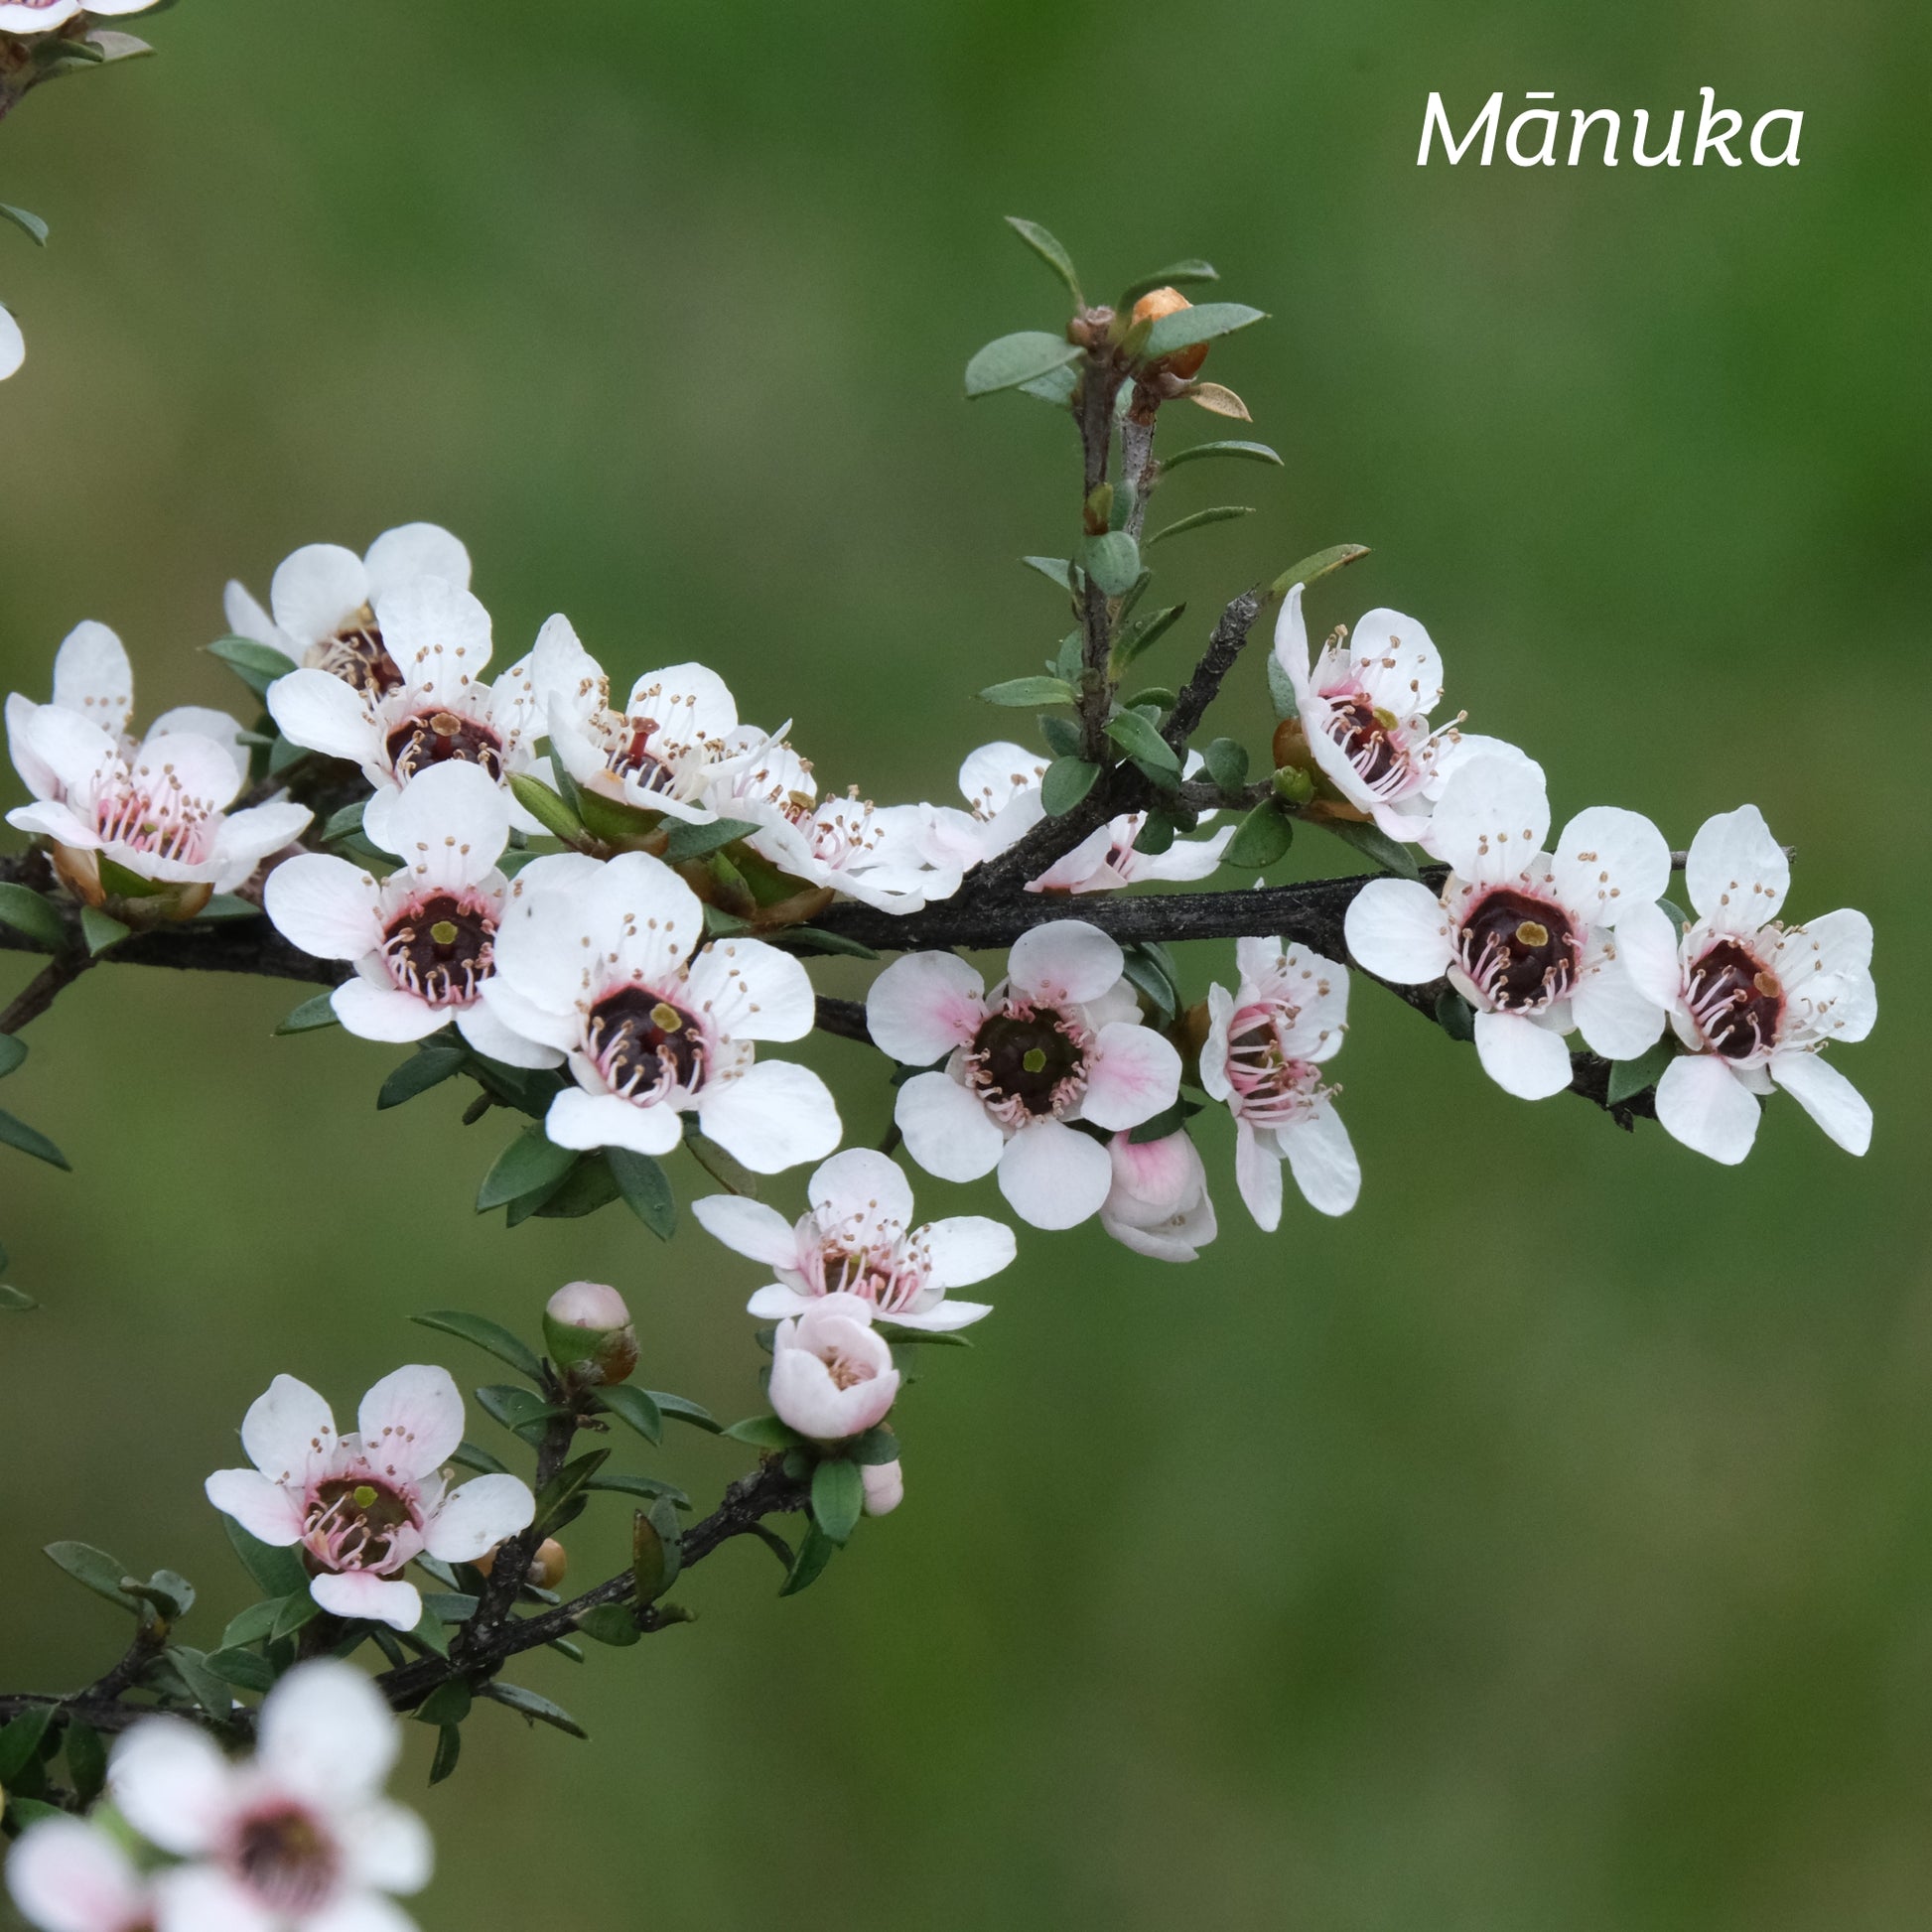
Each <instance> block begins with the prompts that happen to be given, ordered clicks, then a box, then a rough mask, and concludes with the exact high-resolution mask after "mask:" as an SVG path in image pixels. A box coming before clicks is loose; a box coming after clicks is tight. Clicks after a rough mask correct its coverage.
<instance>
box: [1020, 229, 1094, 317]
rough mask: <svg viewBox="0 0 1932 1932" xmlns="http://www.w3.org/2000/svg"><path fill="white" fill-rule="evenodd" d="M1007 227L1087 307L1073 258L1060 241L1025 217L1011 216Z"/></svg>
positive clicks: (1082, 306)
mask: <svg viewBox="0 0 1932 1932" xmlns="http://www.w3.org/2000/svg"><path fill="white" fill-rule="evenodd" d="M1007 226H1008V227H1010V228H1011V229H1012V230H1013V231H1014V233H1015V234H1017V235H1018V236H1019V237H1020V239H1021V240H1022V241H1024V242H1025V243H1026V244H1027V246H1028V247H1029V248H1031V249H1032V250H1033V251H1034V253H1035V255H1037V256H1038V257H1039V258H1040V260H1041V261H1043V262H1044V263H1045V264H1046V266H1047V267H1048V268H1050V269H1051V270H1052V271H1053V273H1054V274H1055V275H1057V276H1058V277H1059V278H1060V280H1061V281H1062V282H1064V283H1065V284H1066V292H1067V294H1068V295H1070V296H1072V298H1073V300H1074V302H1075V303H1076V304H1077V305H1078V306H1079V307H1081V308H1085V307H1086V297H1085V296H1083V295H1082V294H1081V293H1080V278H1079V276H1078V275H1076V274H1075V273H1074V270H1073V258H1072V257H1071V256H1070V255H1069V254H1068V253H1067V252H1066V250H1065V249H1064V248H1062V247H1061V246H1060V244H1059V242H1058V240H1057V239H1056V238H1055V237H1054V236H1053V235H1052V233H1050V232H1049V231H1048V230H1047V229H1045V228H1042V227H1041V226H1040V225H1039V223H1038V222H1037V221H1029V220H1027V219H1026V218H1025V217H1024V216H1023V215H1018V214H1009V215H1008V216H1007Z"/></svg>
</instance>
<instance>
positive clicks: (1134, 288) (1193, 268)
mask: <svg viewBox="0 0 1932 1932" xmlns="http://www.w3.org/2000/svg"><path fill="white" fill-rule="evenodd" d="M1220 279H1221V277H1220V274H1219V272H1218V271H1217V270H1216V269H1215V266H1214V264H1213V263H1212V262H1204V261H1202V260H1201V259H1200V257H1199V256H1198V255H1190V256H1189V257H1188V258H1187V259H1186V260H1185V261H1180V262H1170V263H1169V264H1168V265H1167V267H1166V268H1163V269H1160V270H1158V271H1157V272H1156V273H1154V274H1152V275H1143V276H1142V277H1141V279H1140V280H1139V281H1138V282H1130V283H1128V285H1127V287H1126V288H1124V289H1123V290H1122V291H1121V296H1120V300H1119V301H1118V302H1116V303H1115V304H1114V307H1115V308H1116V309H1131V308H1132V307H1133V306H1134V304H1135V303H1136V302H1138V301H1139V300H1140V299H1141V297H1142V296H1144V295H1149V294H1151V293H1152V292H1153V291H1154V290H1155V289H1181V288H1187V287H1190V286H1191V285H1192V284H1194V283H1196V282H1218V281H1219V280H1220Z"/></svg>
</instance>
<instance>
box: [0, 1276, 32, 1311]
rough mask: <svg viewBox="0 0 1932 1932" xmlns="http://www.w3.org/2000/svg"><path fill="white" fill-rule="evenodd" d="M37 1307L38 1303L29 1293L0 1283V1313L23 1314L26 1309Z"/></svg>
mask: <svg viewBox="0 0 1932 1932" xmlns="http://www.w3.org/2000/svg"><path fill="white" fill-rule="evenodd" d="M39 1307H40V1304H39V1303H38V1302H37V1301H35V1300H34V1298H33V1297H32V1296H31V1295H26V1294H23V1293H22V1292H21V1291H20V1290H19V1289H17V1288H8V1287H7V1286H6V1285H5V1284H4V1283H0V1314H25V1313H26V1312H27V1311H28V1310H30V1309H37V1308H39Z"/></svg>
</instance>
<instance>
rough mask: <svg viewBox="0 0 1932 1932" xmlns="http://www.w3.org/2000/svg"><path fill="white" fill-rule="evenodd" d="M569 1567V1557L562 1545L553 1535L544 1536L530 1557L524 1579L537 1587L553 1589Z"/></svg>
mask: <svg viewBox="0 0 1932 1932" xmlns="http://www.w3.org/2000/svg"><path fill="white" fill-rule="evenodd" d="M569 1568H570V1557H569V1555H568V1553H567V1552H566V1551H565V1549H564V1546H563V1545H562V1544H561V1543H559V1542H558V1541H557V1539H556V1538H555V1537H554V1536H546V1537H545V1538H544V1539H543V1541H542V1542H541V1543H539V1544H538V1545H537V1551H536V1555H535V1556H533V1557H532V1558H531V1559H530V1569H529V1574H528V1576H526V1577H525V1579H524V1581H525V1582H526V1583H529V1584H533V1585H535V1587H537V1588H538V1589H555V1588H556V1587H557V1586H558V1585H559V1584H560V1583H562V1582H563V1580H564V1572H565V1571H567V1570H568V1569H569Z"/></svg>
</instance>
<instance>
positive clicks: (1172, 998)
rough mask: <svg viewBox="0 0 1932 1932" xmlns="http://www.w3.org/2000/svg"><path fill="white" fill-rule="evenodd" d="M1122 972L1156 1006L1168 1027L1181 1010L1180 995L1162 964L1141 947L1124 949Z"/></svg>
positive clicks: (1162, 1021)
mask: <svg viewBox="0 0 1932 1932" xmlns="http://www.w3.org/2000/svg"><path fill="white" fill-rule="evenodd" d="M1121 971H1122V973H1123V974H1125V975H1126V978H1127V982H1128V984H1129V985H1130V986H1132V987H1134V988H1135V989H1136V990H1137V991H1139V992H1141V993H1145V994H1146V995H1147V997H1148V999H1149V1000H1151V1001H1152V1002H1153V1004H1154V1007H1155V1010H1156V1012H1157V1013H1158V1014H1159V1015H1160V1017H1161V1024H1162V1025H1163V1026H1166V1025H1167V1024H1168V1023H1169V1022H1170V1021H1172V1020H1173V1017H1174V1015H1175V1014H1176V1013H1177V1012H1178V1011H1179V1010H1180V993H1179V989H1178V988H1176V987H1175V985H1174V983H1173V980H1172V979H1171V978H1170V977H1169V975H1168V973H1167V972H1166V970H1165V969H1164V968H1163V967H1162V965H1161V963H1160V962H1159V961H1158V960H1156V959H1153V958H1151V957H1150V956H1149V955H1148V954H1147V953H1146V952H1144V951H1143V950H1142V949H1141V948H1140V947H1139V946H1127V947H1123V948H1122V955H1121Z"/></svg>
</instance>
